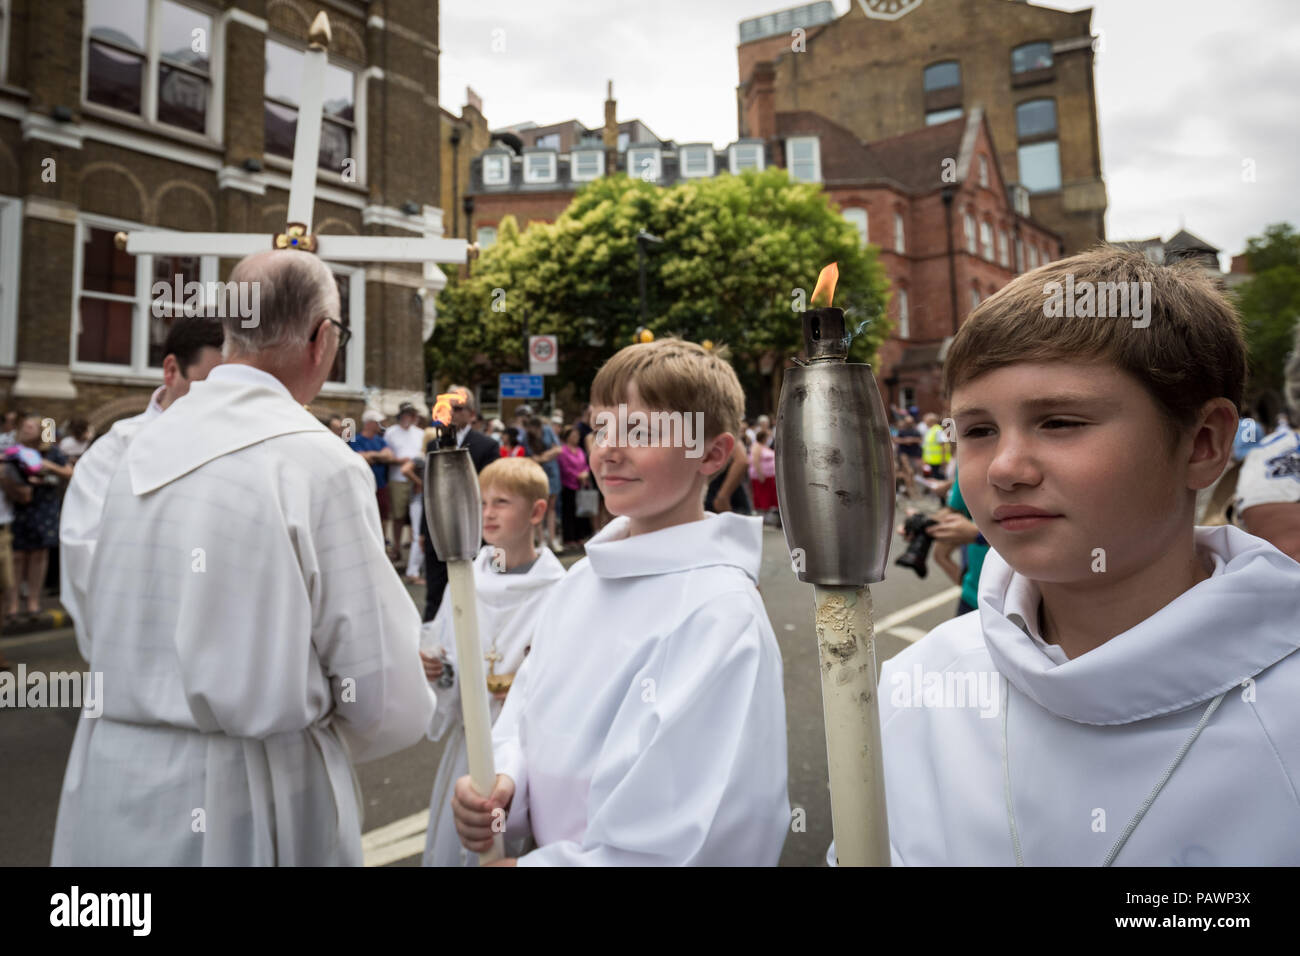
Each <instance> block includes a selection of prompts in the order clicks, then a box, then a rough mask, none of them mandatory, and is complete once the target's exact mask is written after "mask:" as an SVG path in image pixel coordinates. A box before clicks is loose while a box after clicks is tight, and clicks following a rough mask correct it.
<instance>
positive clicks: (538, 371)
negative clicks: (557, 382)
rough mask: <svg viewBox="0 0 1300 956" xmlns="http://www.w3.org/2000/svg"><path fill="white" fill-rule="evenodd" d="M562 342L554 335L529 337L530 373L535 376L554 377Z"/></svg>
mask: <svg viewBox="0 0 1300 956" xmlns="http://www.w3.org/2000/svg"><path fill="white" fill-rule="evenodd" d="M559 354H560V341H559V339H558V338H556V337H555V336H554V335H530V336H528V371H529V372H530V373H531V374H533V375H554V374H555V373H556V372H557V370H558V369H557V367H556V366H557V360H558V358H559Z"/></svg>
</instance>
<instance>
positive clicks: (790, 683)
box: [0, 512, 958, 866]
mask: <svg viewBox="0 0 1300 956" xmlns="http://www.w3.org/2000/svg"><path fill="white" fill-rule="evenodd" d="M900 514H901V512H900ZM902 547H903V542H902V541H901V539H899V538H897V537H895V539H894V542H893V546H892V549H891V555H890V557H891V562H892V560H893V558H894V557H896V556H897V555H898V554H899V553H900V551H901V549H902ZM580 557H581V555H579V554H566V555H564V556H562V557H561V561H562V562H563V563H564V564H566V565H571V564H572V563H573V562H574V561H577V560H579V559H580ZM401 569H402V570H404V569H405V566H404V565H403V566H402V568H401ZM407 590H408V591H409V592H410V594H411V597H412V600H414V601H415V603H416V606H417V607H423V605H424V587H423V585H407ZM759 590H760V593H761V594H762V596H763V601H764V604H765V605H766V607H767V611H768V616H769V618H770V619H771V622H772V628H773V631H774V632H775V634H776V638H777V642H778V644H779V645H780V648H781V655H782V659H783V664H784V677H785V699H786V727H787V736H788V771H789V795H790V806H791V808H792V809H801V810H802V811H803V814H802V815H799V814H796V815H795V816H796V818H797V817H799V816H802V821H801V822H802V827H800V826H798V825H796V826H794V827H792V832H791V833H790V836H789V837H788V838H787V840H786V844H785V848H784V851H783V853H782V855H781V865H783V866H820V865H823V863H824V860H825V853H826V847H827V845H828V844H829V843H830V840H831V819H830V799H829V792H828V790H827V784H826V738H825V732H824V727H823V720H822V709H821V682H820V676H819V669H818V659H817V641H816V636H815V633H814V630H813V625H812V606H813V598H812V586H811V585H807V584H802V583H800V582H799V581H798V579H797V578H796V577H795V576H794V574H793V572H792V571H791V569H790V558H789V554H788V552H787V550H786V544H785V537H784V535H783V534H782V532H781V531H780V529H779V528H776V527H768V528H765V530H764V535H763V563H762V571H761V577H760V583H759ZM871 596H872V602H873V607H874V619H875V622H876V638H877V650H878V654H879V660H880V662H882V663H883V662H884V661H885V660H887V659H888V658H890V657H892V656H893V655H894V654H896V653H898V652H899V651H900V650H902V649H903V648H904V647H906V646H908V644H910V643H912V642H913V641H915V640H916V639H918V638H919V637H921V636H923V635H924V634H925V633H926V632H927V631H928V630H930V629H931V628H933V627H935V626H937V625H939V624H941V623H942V622H943V621H946V620H948V619H949V618H950V617H952V614H953V611H954V610H955V609H956V605H957V599H958V590H957V589H956V587H955V586H954V585H953V584H952V582H951V581H950V580H949V579H948V578H947V577H946V576H944V575H943V573H942V572H940V571H939V570H938V569H937V568H934V567H933V566H932V567H931V570H930V574H929V576H928V577H927V578H926V579H924V580H922V579H920V578H918V577H917V576H916V574H915V573H913V572H912V571H909V570H906V569H904V568H899V567H895V566H893V565H892V563H891V565H890V568H889V572H888V575H887V577H886V579H885V580H884V581H883V582H881V583H879V584H876V585H873V586H872V588H871ZM51 610H52V611H55V610H56V609H51ZM46 620H47V621H48V622H50V624H51V625H54V624H56V623H57V622H58V620H59V619H58V618H57V617H54V616H50V617H48V618H47V619H46ZM0 654H3V655H4V656H5V657H7V658H8V659H9V661H10V662H11V663H12V664H14V665H15V666H16V665H17V664H18V663H20V662H21V663H24V664H26V665H27V670H28V672H32V671H37V670H40V671H45V672H50V671H70V670H85V668H86V662H85V661H84V660H82V658H81V656H80V654H78V652H77V646H76V641H75V637H74V634H73V631H72V630H71V628H70V627H68V626H67V623H66V617H64V619H63V623H62V625H61V626H51V627H49V628H48V629H45V630H31V631H28V632H24V633H18V632H15V631H9V630H6V631H5V632H4V633H3V634H0ZM77 719H78V714H77V712H76V711H75V710H73V709H69V708H61V709H60V708H42V709H27V708H23V709H18V710H12V711H9V712H4V711H0V755H3V756H2V758H0V759H2V762H3V767H4V773H3V774H0V866H5V865H8V866H44V865H46V864H47V863H48V862H49V852H50V845H51V841H52V840H53V836H54V822H55V816H56V814H57V810H58V800H59V792H60V789H61V787H62V782H63V772H64V769H65V766H66V764H67V758H68V752H69V750H70V748H71V745H72V737H73V734H74V733H75V730H76V722H77ZM442 747H443V745H442V744H441V743H433V742H430V741H422V742H421V743H419V744H416V745H415V746H413V747H410V748H407V749H406V750H403V751H400V752H399V753H396V754H392V755H390V756H388V757H385V758H383V759H381V760H376V761H372V762H371V763H367V764H362V765H361V766H359V767H358V768H357V774H358V777H359V779H360V782H361V790H362V794H363V800H364V806H363V812H364V815H365V816H364V820H363V824H362V831H363V846H364V848H365V851H366V862H367V865H370V866H418V865H419V863H420V854H421V853H422V852H423V848H424V839H425V830H426V828H427V825H428V805H429V794H430V790H431V788H432V786H433V779H434V776H435V774H436V772H437V768H438V761H439V760H440V759H441V757H442Z"/></svg>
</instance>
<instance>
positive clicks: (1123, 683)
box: [832, 527, 1300, 866]
mask: <svg viewBox="0 0 1300 956" xmlns="http://www.w3.org/2000/svg"><path fill="white" fill-rule="evenodd" d="M1195 534H1196V544H1197V549H1198V551H1199V552H1200V553H1201V554H1204V555H1207V556H1208V557H1209V558H1210V560H1211V561H1212V562H1213V565H1214V571H1213V574H1212V576H1211V577H1210V578H1208V579H1206V580H1204V581H1202V582H1200V583H1199V584H1197V585H1195V586H1194V587H1192V588H1190V589H1189V590H1187V591H1186V592H1184V593H1183V594H1181V595H1179V596H1178V597H1177V598H1175V599H1174V600H1173V601H1171V602H1170V603H1169V604H1168V605H1166V606H1165V607H1163V608H1161V609H1160V610H1159V611H1157V612H1156V613H1155V614H1153V615H1151V616H1150V617H1149V618H1147V619H1146V620H1145V621H1143V622H1142V623H1140V624H1138V625H1137V626H1135V627H1133V628H1131V629H1129V630H1127V631H1125V632H1123V633H1122V634H1119V635H1117V636H1115V637H1113V638H1111V639H1110V640H1109V641H1107V642H1106V643H1105V644H1103V645H1101V646H1100V647H1098V648H1096V649H1095V650H1091V651H1088V652H1087V653H1086V654H1081V655H1080V656H1078V657H1076V658H1074V659H1073V660H1069V659H1067V658H1066V657H1065V654H1064V652H1063V651H1062V650H1061V648H1060V647H1058V646H1056V645H1052V644H1047V643H1045V642H1043V641H1042V640H1041V638H1040V637H1039V635H1038V631H1037V620H1038V605H1039V603H1040V598H1039V592H1038V589H1037V587H1036V586H1035V585H1034V584H1033V583H1032V582H1030V581H1028V580H1027V579H1025V578H1024V577H1022V576H1020V575H1019V574H1016V573H1015V572H1013V571H1012V570H1011V568H1010V567H1009V566H1008V565H1007V563H1006V562H1005V561H1004V560H1003V559H1002V558H1001V557H1000V556H999V555H998V554H997V552H996V551H990V552H989V554H988V557H987V558H985V560H984V568H983V571H982V573H981V576H980V591H979V608H978V610H977V611H973V612H971V613H969V614H964V615H962V616H961V617H958V618H955V619H953V620H951V621H948V622H947V623H945V624H942V625H940V626H939V627H937V628H935V629H934V630H933V631H931V632H930V633H929V634H928V635H927V636H926V637H924V638H922V639H921V640H920V641H918V642H917V643H916V644H914V645H912V646H911V647H909V648H907V649H906V650H904V651H903V652H901V653H900V654H898V655H897V656H896V657H894V658H892V659H891V660H889V661H887V662H886V663H885V666H884V673H883V674H882V677H881V685H880V714H881V722H882V725H883V731H884V733H883V745H884V754H885V784H886V800H887V802H888V805H889V811H888V812H889V835H890V842H891V843H892V844H893V862H894V864H895V865H905V864H906V865H917V866H942V865H951V866H1013V865H1015V864H1016V863H1017V847H1016V843H1015V842H1013V839H1012V833H1013V829H1014V833H1015V834H1016V836H1017V838H1018V844H1019V859H1020V860H1021V861H1023V863H1024V865H1026V866H1098V865H1100V864H1102V863H1104V862H1106V861H1107V860H1108V859H1109V860H1112V861H1113V863H1114V865H1117V866H1296V865H1300V801H1298V800H1297V798H1296V794H1297V792H1298V791H1300V654H1297V653H1295V651H1296V649H1297V647H1300V564H1297V563H1296V562H1294V561H1292V560H1291V559H1290V558H1288V557H1286V556H1285V555H1284V554H1282V553H1281V552H1280V551H1278V550H1277V549H1276V548H1274V547H1273V546H1272V545H1271V544H1269V543H1267V542H1266V541H1263V540H1262V539H1260V538H1256V537H1254V536H1252V535H1248V534H1246V533H1245V532H1243V531H1240V530H1238V529H1236V528H1231V527H1214V528H1197V529H1196V532H1195ZM989 688H992V689H993V690H994V691H995V694H989V693H988V689H989ZM1220 695H1222V698H1221V699H1220ZM1215 701H1218V703H1217V705H1216V704H1215ZM1198 726H1201V727H1202V729H1201V730H1200V732H1199V733H1197V732H1196V729H1197V727H1198ZM1189 741H1190V746H1187V745H1188V743H1189ZM1185 746H1186V747H1187V749H1186V752H1185V754H1184V756H1183V757H1182V759H1181V760H1178V755H1179V753H1180V752H1181V751H1182V750H1183V748H1184V747H1185ZM1171 767H1172V768H1173V770H1172V772H1170V768H1171ZM1152 794H1155V799H1154V800H1153V801H1152V802H1151V804H1150V807H1149V809H1148V810H1147V811H1146V812H1145V813H1142V812H1141V808H1142V806H1143V805H1144V803H1145V802H1146V801H1147V800H1148V799H1149V798H1150V797H1151V796H1152ZM1135 820H1136V825H1135V826H1133V827H1132V830H1131V835H1130V836H1128V838H1127V840H1124V839H1123V837H1124V834H1125V832H1126V831H1128V830H1129V827H1130V825H1131V824H1133V823H1134V821H1135ZM1013 821H1014V824H1013ZM832 852H833V851H832Z"/></svg>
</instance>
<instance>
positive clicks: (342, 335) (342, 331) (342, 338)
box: [307, 316, 352, 352]
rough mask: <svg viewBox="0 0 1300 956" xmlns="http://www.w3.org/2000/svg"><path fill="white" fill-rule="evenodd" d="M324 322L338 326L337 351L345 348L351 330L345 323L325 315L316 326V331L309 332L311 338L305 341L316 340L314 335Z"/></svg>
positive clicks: (322, 326)
mask: <svg viewBox="0 0 1300 956" xmlns="http://www.w3.org/2000/svg"><path fill="white" fill-rule="evenodd" d="M325 322H329V323H330V324H332V325H335V326H337V327H338V330H339V351H340V352H342V351H343V350H344V349H345V348H347V346H348V341H349V340H350V339H351V338H352V330H351V329H350V328H348V327H347V326H346V325H344V324H343V323H342V322H340V321H339V320H338V319H331V318H330V317H329V316H326V317H325V321H324V322H321V324H320V325H318V326H316V331H315V332H313V333H312V334H311V338H309V339H308V340H307V341H308V342H315V341H316V336H317V335H318V334H320V330H321V329H323V328H325Z"/></svg>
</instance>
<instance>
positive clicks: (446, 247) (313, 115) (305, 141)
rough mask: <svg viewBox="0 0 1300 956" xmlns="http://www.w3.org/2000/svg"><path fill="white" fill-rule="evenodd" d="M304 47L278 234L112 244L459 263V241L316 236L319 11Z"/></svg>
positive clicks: (147, 237) (322, 59)
mask: <svg viewBox="0 0 1300 956" xmlns="http://www.w3.org/2000/svg"><path fill="white" fill-rule="evenodd" d="M308 38H309V41H310V46H309V47H308V50H307V54H306V56H305V57H304V58H303V69H302V91H301V96H300V97H299V108H298V130H297V133H296V135H295V137H294V144H293V171H292V177H291V180H290V184H289V214H288V222H287V223H286V224H285V228H284V232H282V233H278V234H276V235H274V236H267V235H266V234H265V233H227V232H180V233H178V232H119V233H118V234H117V237H116V240H117V246H118V248H119V249H123V250H125V251H126V252H128V253H130V254H132V255H149V254H153V255H172V256H174V255H191V256H222V257H227V258H239V259H242V258H243V257H244V256H247V255H251V254H252V253H254V252H261V251H263V250H265V249H301V250H303V251H304V252H314V253H316V254H317V255H319V256H320V257H321V258H322V259H328V260H332V261H336V262H421V263H424V262H449V263H463V262H465V261H466V257H467V255H468V254H469V253H470V249H471V248H472V247H471V246H470V245H469V243H468V242H466V240H464V239H431V238H419V239H416V238H401V237H394V236H332V235H331V236H316V235H313V234H312V231H311V224H312V209H313V206H314V204H315V199H316V195H315V193H316V190H315V187H316V171H317V157H318V154H319V151H320V130H321V110H322V106H323V100H324V88H325V66H326V62H327V55H328V51H329V45H330V39H331V34H330V24H329V17H327V16H326V15H325V12H324V11H321V12H320V13H318V14H317V15H316V19H315V20H314V21H312V25H311V32H310V34H309V37H308Z"/></svg>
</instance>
